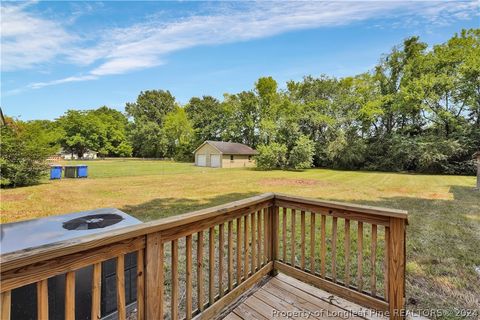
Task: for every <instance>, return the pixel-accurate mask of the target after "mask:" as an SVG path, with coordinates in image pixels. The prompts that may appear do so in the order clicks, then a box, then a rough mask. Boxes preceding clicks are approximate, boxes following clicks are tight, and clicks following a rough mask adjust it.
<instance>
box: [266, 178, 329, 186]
mask: <svg viewBox="0 0 480 320" xmlns="http://www.w3.org/2000/svg"><path fill="white" fill-rule="evenodd" d="M258 183H259V184H260V185H262V186H287V187H303V186H332V185H333V183H331V182H326V181H321V180H315V179H283V178H267V179H261V180H260V181H259V182H258Z"/></svg>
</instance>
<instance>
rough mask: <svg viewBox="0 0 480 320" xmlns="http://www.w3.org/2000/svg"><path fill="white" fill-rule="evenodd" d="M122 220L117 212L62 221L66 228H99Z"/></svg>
mask: <svg viewBox="0 0 480 320" xmlns="http://www.w3.org/2000/svg"><path fill="white" fill-rule="evenodd" d="M122 220H123V218H122V217H121V216H120V215H118V214H113V213H110V214H92V215H88V216H84V217H80V218H75V219H72V220H69V221H67V222H64V223H63V227H64V228H65V229H67V230H89V229H99V228H105V227H108V226H111V225H114V224H116V223H119V222H120V221H122Z"/></svg>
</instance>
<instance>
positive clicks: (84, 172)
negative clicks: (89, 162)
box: [77, 164, 88, 178]
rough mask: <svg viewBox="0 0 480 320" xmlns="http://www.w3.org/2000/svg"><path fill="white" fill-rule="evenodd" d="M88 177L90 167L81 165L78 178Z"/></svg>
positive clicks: (78, 167) (78, 169)
mask: <svg viewBox="0 0 480 320" xmlns="http://www.w3.org/2000/svg"><path fill="white" fill-rule="evenodd" d="M87 177H88V166H86V165H84V164H80V165H78V166H77V178H87Z"/></svg>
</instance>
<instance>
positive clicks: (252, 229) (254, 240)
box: [250, 212, 257, 274]
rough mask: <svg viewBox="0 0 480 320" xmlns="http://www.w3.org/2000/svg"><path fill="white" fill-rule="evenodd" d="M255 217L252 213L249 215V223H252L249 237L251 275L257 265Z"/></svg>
mask: <svg viewBox="0 0 480 320" xmlns="http://www.w3.org/2000/svg"><path fill="white" fill-rule="evenodd" d="M256 218H257V217H256V215H255V212H253V213H252V214H251V215H250V221H251V223H252V226H251V237H252V259H251V264H252V265H251V266H250V270H251V273H252V274H254V273H255V269H256V263H257V240H256V239H255V238H256V234H257V219H256Z"/></svg>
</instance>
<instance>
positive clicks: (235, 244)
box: [0, 193, 408, 320]
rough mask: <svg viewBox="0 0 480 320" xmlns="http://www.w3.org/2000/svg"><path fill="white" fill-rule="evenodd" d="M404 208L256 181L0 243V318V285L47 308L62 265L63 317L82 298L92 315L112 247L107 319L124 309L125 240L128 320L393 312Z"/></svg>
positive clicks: (400, 273) (398, 304)
mask: <svg viewBox="0 0 480 320" xmlns="http://www.w3.org/2000/svg"><path fill="white" fill-rule="evenodd" d="M407 219H408V214H407V212H405V211H401V210H392V209H386V208H377V207H368V206H360V205H355V204H347V203H339V202H332V201H322V200H317V199H308V198H302V197H298V196H289V195H282V194H273V193H267V194H263V195H258V196H254V197H251V198H248V199H243V200H239V201H235V202H232V203H229V204H225V205H221V206H217V207H213V208H207V209H202V210H199V211H196V212H190V213H186V214H183V215H178V216H173V217H168V218H165V219H161V220H157V221H151V222H148V223H143V224H138V225H134V226H131V227H126V228H122V229H117V230H112V231H109V232H105V233H101V234H94V235H90V236H86V237H81V238H76V239H70V240H65V241H60V242H57V243H54V244H48V245H43V246H39V247H36V248H29V249H25V250H19V251H15V252H10V253H6V254H1V255H0V269H1V274H0V319H2V320H3V319H6V320H8V319H14V317H12V316H11V315H12V312H11V309H12V301H11V297H12V290H15V289H17V288H20V287H23V286H26V285H30V284H36V286H37V292H39V293H40V294H37V299H36V300H37V314H38V315H39V316H38V317H39V318H40V319H42V320H46V319H48V314H49V308H50V307H52V306H50V305H49V301H50V300H51V299H49V290H48V285H47V284H48V279H49V278H52V277H56V276H58V275H65V305H64V311H65V315H64V318H65V319H66V320H74V319H75V316H76V308H77V310H78V309H79V308H87V309H90V311H91V318H92V319H99V318H100V317H101V308H100V306H101V301H102V300H101V299H102V295H101V289H102V286H105V285H107V283H102V282H103V281H102V280H101V276H100V275H101V272H102V268H103V267H102V265H103V262H104V261H107V260H110V259H116V262H117V264H116V277H115V278H116V279H115V280H116V288H117V290H116V291H117V292H116V293H117V299H116V300H117V301H116V302H117V310H118V319H119V320H125V319H126V305H125V304H126V303H125V300H126V282H125V277H124V276H123V274H124V273H123V272H122V271H123V266H124V261H125V255H126V254H129V253H131V252H136V253H137V275H136V278H137V279H136V280H137V286H136V287H137V296H136V300H137V310H138V312H137V319H138V320H159V319H172V320H179V319H186V320H191V319H202V320H203V319H205V320H206V319H208V320H210V319H215V318H218V317H220V318H222V316H223V317H224V318H225V317H227V319H228V318H230V319H238V318H242V319H276V318H289V319H292V318H293V319H308V318H311V319H326V318H334V319H335V318H336V319H350V318H352V319H360V318H362V319H365V318H367V319H369V318H370V319H377V320H379V319H380V318H379V317H376V314H373V312H372V311H370V309H372V310H373V309H375V310H380V311H382V312H388V313H389V318H390V319H392V320H403V319H405V312H404V311H405V263H406V261H405V258H406V257H405V249H406V246H405V243H406V242H405V239H406V238H405V237H406V232H405V230H406V226H407V222H408V220H407ZM340 254H341V256H342V259H340ZM218 257H221V258H220V259H219V258H218ZM85 267H93V276H92V282H91V294H92V295H91V297H92V299H91V301H90V302H89V303H86V302H85V301H80V299H78V297H76V290H75V282H76V272H77V271H78V270H80V269H82V268H85ZM371 270H374V271H373V272H372V271H371ZM282 273H283V275H282ZM274 275H275V276H274ZM286 275H288V276H289V277H287V276H286ZM266 276H274V277H273V278H270V279H268V278H267V280H269V281H267V282H265V281H264V280H265V277H266ZM290 277H292V278H290ZM302 281H303V282H302ZM307 283H308V284H307ZM309 284H310V285H314V286H315V288H314V287H312V286H310V285H309ZM317 288H322V289H323V290H326V291H328V292H329V293H327V292H326V291H322V290H320V289H317ZM252 291H253V292H252ZM183 292H184V294H183ZM181 293H182V294H181ZM248 293H251V294H250V295H249V294H248ZM340 297H341V298H340ZM32 298H33V299H35V297H32ZM239 299H240V300H239ZM347 300H348V301H347ZM232 303H233V305H232ZM357 304H358V305H357ZM360 305H362V306H364V307H360ZM179 306H180V307H179ZM366 308H370V309H366ZM275 311H284V312H290V313H289V314H282V313H278V312H275ZM302 311H310V313H302ZM15 320H16V319H15Z"/></svg>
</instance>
